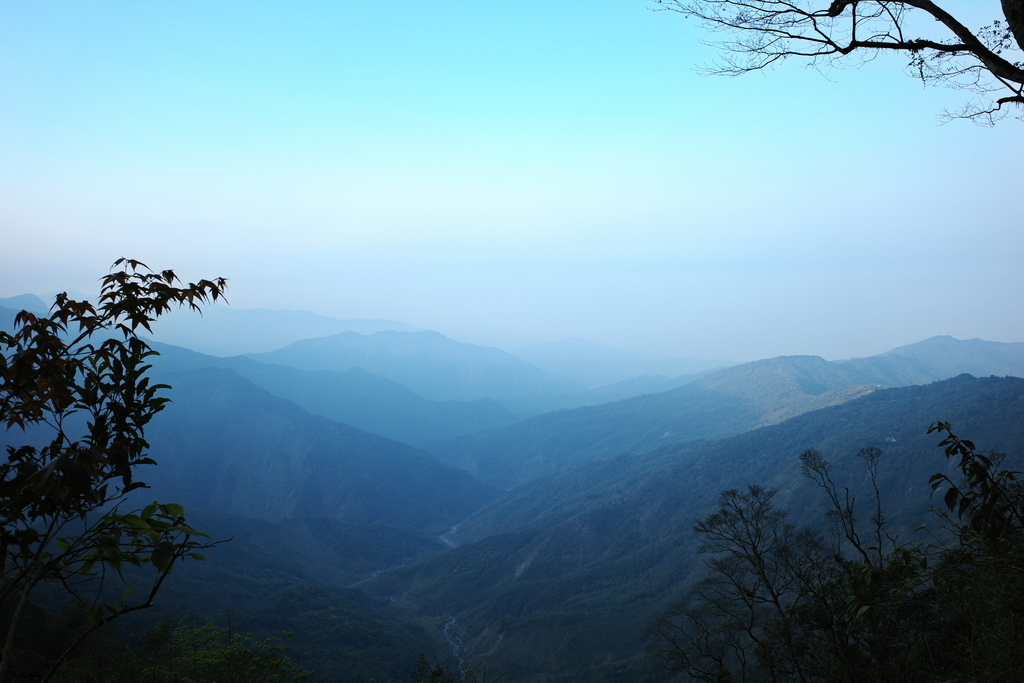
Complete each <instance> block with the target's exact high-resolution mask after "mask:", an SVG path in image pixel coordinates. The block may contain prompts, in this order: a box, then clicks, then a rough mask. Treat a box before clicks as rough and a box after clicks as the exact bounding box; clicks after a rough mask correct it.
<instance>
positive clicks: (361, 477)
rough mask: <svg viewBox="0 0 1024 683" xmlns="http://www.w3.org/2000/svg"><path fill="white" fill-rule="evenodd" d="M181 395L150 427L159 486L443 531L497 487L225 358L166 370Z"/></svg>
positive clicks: (261, 514) (188, 499)
mask: <svg viewBox="0 0 1024 683" xmlns="http://www.w3.org/2000/svg"><path fill="white" fill-rule="evenodd" d="M158 378H159V379H160V380H162V381H167V383H169V384H171V385H173V387H174V391H173V396H174V400H173V403H171V404H169V405H168V407H167V408H166V409H165V410H164V411H163V412H162V413H160V414H159V415H158V416H157V418H156V419H154V420H153V422H152V423H151V425H150V426H149V428H148V430H147V438H148V439H149V441H150V444H151V446H152V447H151V454H152V456H153V458H154V459H155V460H156V461H157V462H159V463H160V465H159V467H154V468H152V469H151V470H150V471H147V472H145V477H146V480H147V481H149V482H150V483H152V484H153V487H154V489H155V490H154V494H155V495H157V496H160V497H163V498H166V499H168V500H176V501H178V502H181V503H183V504H185V505H186V506H191V507H195V508H198V509H201V510H206V511H209V512H219V513H231V514H238V515H244V516H247V517H254V518H258V519H266V520H282V519H286V518H289V517H330V518H335V519H340V520H345V521H351V522H358V523H361V524H371V523H374V522H383V523H386V524H390V525H393V526H401V527H407V528H413V529H420V530H432V531H440V530H443V529H445V528H447V527H448V526H450V525H452V524H454V523H455V522H457V521H459V520H460V519H462V518H463V517H465V516H466V515H467V514H468V513H469V512H471V511H472V510H475V509H476V508H478V507H479V506H481V505H482V504H484V503H486V502H488V501H490V500H491V499H493V498H494V497H495V495H496V492H495V490H494V489H492V488H491V487H489V486H487V485H484V484H481V483H480V482H478V481H476V480H475V479H473V478H472V477H471V476H469V475H468V474H466V473H465V472H462V471H460V470H457V469H454V468H452V467H446V466H443V465H441V464H440V463H438V462H437V461H436V460H435V459H434V458H433V457H431V456H430V455H429V454H427V453H425V452H423V451H419V450H416V449H414V448H411V447H409V446H406V445H405V444H401V443H399V442H397V441H392V440H390V439H385V438H384V437H381V436H377V435H375V434H370V433H367V432H363V431H360V430H358V429H356V428H354V427H351V426H348V425H344V424H340V423H337V422H332V421H330V420H327V419H325V418H322V417H318V416H315V415H310V414H309V413H307V412H305V411H303V410H302V409H301V408H299V407H298V406H296V405H294V404H292V403H290V402H288V401H285V400H283V399H280V398H277V397H275V396H272V395H270V394H269V393H267V392H266V391H264V390H262V389H260V388H258V387H256V386H255V385H253V384H252V383H251V382H249V381H247V380H245V379H243V378H242V377H240V376H239V375H238V374H236V373H234V372H232V371H230V370H226V369H217V368H207V369H202V370H195V371H191V372H181V373H168V374H167V375H162V376H158Z"/></svg>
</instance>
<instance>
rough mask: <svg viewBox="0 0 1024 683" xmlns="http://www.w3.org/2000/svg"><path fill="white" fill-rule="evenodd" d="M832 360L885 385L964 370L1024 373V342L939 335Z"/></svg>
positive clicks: (929, 379) (930, 379) (978, 373)
mask: <svg viewBox="0 0 1024 683" xmlns="http://www.w3.org/2000/svg"><path fill="white" fill-rule="evenodd" d="M835 363H836V365H839V366H840V367H844V368H847V369H849V370H851V371H853V372H856V373H857V374H858V375H860V376H862V377H863V378H864V379H865V380H868V381H872V382H875V383H877V384H879V385H881V386H886V387H894V386H906V385H908V384H926V383H928V382H934V381H935V380H938V379H945V378H947V377H955V376H956V375H959V374H961V373H965V372H966V373H967V374H970V375H975V376H978V377H984V376H987V375H998V376H1010V375H1012V376H1014V377H1024V342H1011V343H1005V342H991V341H985V340H983V339H965V340H960V339H954V338H953V337H950V336H939V337H930V338H928V339H925V340H924V341H920V342H917V343H915V344H908V345H906V346H901V347H899V348H895V349H893V350H892V351H887V352H885V353H882V354H879V355H877V356H870V357H868V358H853V359H850V360H843V361H835Z"/></svg>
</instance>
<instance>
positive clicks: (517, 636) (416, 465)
mask: <svg viewBox="0 0 1024 683" xmlns="http://www.w3.org/2000/svg"><path fill="white" fill-rule="evenodd" d="M30 306H31V307H42V309H43V310H44V311H45V308H46V307H45V304H43V302H42V301H40V300H38V299H33V298H29V297H16V298H15V300H12V299H6V300H0V327H6V328H7V329H10V328H9V326H10V324H11V322H12V321H13V318H14V314H15V313H14V310H15V308H18V307H25V308H29V307H30ZM36 310H38V308H36ZM279 313H280V312H279ZM293 313H294V312H283V313H281V315H278V313H266V314H264V313H263V312H257V313H253V314H252V315H251V316H250V315H249V314H248V313H244V312H243V313H240V314H239V315H240V317H237V318H232V317H231V316H227V317H224V318H222V319H219V320H221V323H222V327H221V332H218V334H221V333H223V334H224V335H225V338H226V339H230V341H231V344H233V345H234V346H229V345H225V346H223V347H222V350H230V351H232V352H234V351H242V350H245V351H246V354H247V355H237V354H233V355H229V356H228V357H221V356H219V355H216V354H204V353H199V352H197V350H195V349H194V348H192V349H190V348H182V347H179V346H173V345H170V344H166V343H163V342H154V348H155V349H156V350H158V351H159V352H160V355H159V356H156V357H154V358H153V359H152V362H153V368H152V370H151V373H152V375H153V376H154V378H155V379H156V380H157V381H159V382H161V383H166V384H168V385H171V386H172V387H173V388H172V389H171V390H170V392H169V397H170V398H171V399H172V402H171V403H170V404H168V406H167V407H166V408H165V410H164V411H162V412H161V413H160V414H159V415H157V416H156V418H155V419H154V420H153V421H152V423H151V424H150V425H149V426H148V427H147V432H146V438H147V440H148V441H149V443H150V446H151V448H150V452H151V455H152V457H153V458H154V459H155V460H156V461H157V462H158V463H159V465H158V466H155V467H146V468H143V470H142V471H140V473H139V474H140V478H141V479H142V480H144V481H146V482H147V483H149V484H150V485H151V486H152V488H151V489H146V490H143V491H141V492H140V496H139V498H138V500H139V501H146V502H148V501H149V500H152V499H153V498H157V499H160V500H164V501H175V502H180V503H183V504H185V505H186V508H187V509H188V510H189V514H190V519H191V520H193V522H194V523H195V524H196V525H197V526H199V527H200V528H202V529H204V530H207V531H209V533H211V534H212V535H213V537H214V538H217V539H222V538H232V539H233V540H232V541H231V542H230V543H224V544H221V545H219V546H217V547H215V548H213V549H211V550H210V551H209V552H208V556H209V561H208V562H197V563H191V564H187V565H185V566H183V567H182V568H181V571H180V572H179V571H176V572H175V576H174V580H173V581H170V582H168V588H167V589H166V592H165V593H164V594H163V595H162V598H163V600H158V606H157V608H155V609H154V611H153V612H152V614H151V615H150V616H148V617H141V616H140V618H142V619H149V620H150V621H148V622H146V623H152V620H158V619H174V618H176V614H177V613H179V612H180V610H189V611H192V612H193V613H195V614H201V615H208V616H215V615H217V614H222V613H223V612H224V610H237V614H239V615H242V616H243V617H244V619H245V620H246V622H247V623H248V624H251V628H253V629H254V630H255V631H256V632H257V633H258V634H260V635H261V637H262V636H266V635H272V634H274V633H279V632H280V631H281V630H283V629H287V630H293V631H295V633H296V643H297V644H296V656H297V657H298V658H299V660H300V661H301V662H303V663H304V664H306V665H307V666H313V667H314V668H316V669H318V670H319V671H320V673H321V679H322V680H337V681H353V682H354V681H365V680H369V679H372V678H380V679H383V678H386V677H388V676H391V677H392V679H394V678H396V677H404V676H405V673H406V672H407V671H409V670H410V668H411V666H412V665H413V663H414V662H415V654H416V652H419V651H423V652H427V653H428V656H430V657H439V658H442V659H443V658H444V657H445V656H449V657H455V660H449V661H456V660H457V661H462V662H464V663H465V662H478V661H483V662H486V663H487V664H488V665H489V667H490V669H491V670H492V671H506V676H505V678H504V679H503V680H508V681H515V682H528V683H532V682H534V681H537V682H539V681H561V682H564V683H569V682H571V681H580V682H582V681H624V680H628V681H652V682H653V681H658V682H660V681H669V680H673V676H672V674H671V673H666V672H664V671H662V670H660V669H659V668H658V667H657V666H656V665H655V664H652V662H650V661H649V660H648V659H647V658H646V656H645V655H644V641H643V634H644V630H645V628H646V626H647V625H648V624H650V623H651V622H652V620H653V619H654V618H655V617H656V616H657V615H658V614H659V613H661V612H662V611H663V610H665V609H666V608H667V607H669V606H670V605H672V604H673V603H674V602H676V601H678V600H679V599H680V598H681V597H682V596H683V595H684V594H685V593H686V591H687V589H688V586H689V585H690V583H691V582H692V581H693V580H694V579H695V578H697V577H698V576H700V574H701V571H702V560H701V557H700V556H699V555H698V553H697V541H696V539H695V537H694V534H693V531H692V526H693V522H694V520H695V519H697V518H699V517H700V516H702V515H705V514H707V513H708V512H709V511H710V510H712V509H713V508H714V506H715V504H716V501H717V498H718V494H719V491H721V490H722V489H725V488H735V487H740V486H744V485H746V484H750V483H757V484H763V485H765V486H768V487H771V488H773V489H776V490H777V491H778V494H777V500H778V501H779V502H780V504H782V505H784V506H785V507H787V508H788V509H789V510H790V515H791V519H792V521H793V522H794V523H796V524H810V525H816V524H820V519H821V512H822V511H823V510H824V509H825V507H826V506H825V503H824V501H823V498H822V493H821V491H819V490H818V489H817V488H816V487H815V486H814V485H813V484H812V483H811V482H809V481H807V480H806V479H804V478H802V477H801V476H800V469H799V463H798V461H797V456H798V455H799V453H800V452H802V451H803V450H805V449H808V448H817V449H819V450H821V452H822V453H823V454H824V455H825V457H826V458H828V459H829V460H830V461H831V462H832V463H833V468H834V469H833V473H834V476H835V478H836V480H837V481H839V482H841V483H842V485H844V486H849V487H850V490H851V492H853V493H852V494H851V495H854V496H855V497H856V498H857V499H858V500H865V499H866V496H865V491H866V490H867V489H866V487H868V485H869V482H868V481H867V478H866V474H865V471H864V467H863V463H862V462H861V460H860V459H858V458H857V457H856V453H857V452H858V450H859V449H860V448H862V447H865V446H877V447H879V448H881V449H883V450H884V451H885V454H884V457H883V460H882V464H881V465H880V470H879V474H880V479H879V482H880V489H881V491H882V493H883V498H884V500H885V503H886V506H887V510H889V512H887V517H888V519H889V521H890V523H891V524H892V528H893V530H894V532H895V533H898V534H900V535H901V537H903V538H915V536H914V534H915V533H919V532H915V531H914V529H915V528H916V527H917V526H918V525H919V524H920V522H921V520H922V519H923V518H927V509H928V507H929V506H930V505H931V500H930V497H929V493H930V491H929V487H928V483H927V482H928V477H929V476H930V475H931V474H933V473H934V472H937V471H943V472H947V473H949V472H952V470H951V465H950V463H948V462H946V461H945V460H944V458H943V457H942V453H941V451H940V450H939V449H937V448H936V447H935V446H936V443H937V439H936V438H935V437H934V436H928V435H927V434H926V432H927V427H928V424H929V423H931V422H932V421H934V420H939V419H942V420H949V421H950V422H952V423H953V425H954V428H955V429H956V431H957V432H958V433H959V434H961V435H963V436H965V437H968V438H971V439H973V440H974V441H975V442H976V443H978V444H979V446H981V447H983V448H985V449H990V448H991V449H996V450H1001V451H1005V452H1006V453H1008V454H1009V457H1008V458H1007V461H1006V462H1007V463H1009V464H1011V465H1013V466H1020V464H1024V463H1021V454H1022V453H1024V449H1022V447H1024V420H1022V419H1021V418H1022V417H1024V379H1019V378H1020V377H1022V376H1024V344H1020V343H1016V344H1000V343H995V342H987V341H983V340H967V341H961V340H956V339H953V338H951V337H935V338H932V339H928V340H924V341H922V342H919V343H916V344H911V345H908V346H904V347H900V348H898V349H893V350H892V351H890V352H887V353H884V354H880V355H878V356H872V357H870V358H860V359H847V360H839V361H827V360H824V359H822V358H820V357H817V356H782V357H778V358H771V359H764V360H759V361H755V362H752V363H744V364H739V365H731V366H728V367H719V364H718V362H717V361H706V362H704V363H703V364H702V363H701V362H699V361H692V362H691V359H674V360H673V359H651V358H642V357H639V356H637V355H636V354H618V353H616V352H614V350H609V349H607V348H606V347H599V346H597V345H590V344H589V343H587V342H583V341H581V340H570V341H568V342H565V343H555V344H552V345H546V346H541V347H534V348H532V349H526V350H520V352H521V353H522V354H523V356H524V357H520V356H516V355H513V354H510V353H507V352H505V351H501V350H499V349H494V348H488V347H482V346H477V345H472V344H464V343H461V342H457V341H455V340H452V339H448V338H446V337H444V336H443V335H440V334H439V333H436V332H428V331H420V330H415V329H411V328H409V329H380V330H377V329H373V325H372V324H370V326H369V327H367V328H365V329H364V330H363V332H365V333H362V332H359V331H355V330H351V329H347V330H341V331H335V329H336V328H332V327H331V326H332V325H337V324H339V323H345V321H333V322H329V321H328V322H325V321H323V320H318V319H316V318H315V317H314V318H308V317H304V316H301V315H300V316H298V317H295V316H293V315H292V314H293ZM214 315H218V314H214ZM246 320H248V322H244V321H246ZM259 320H262V321H264V322H262V323H259V324H257V321H259ZM303 320H305V322H302V321H303ZM239 321H243V322H244V324H243V322H239ZM287 321H296V322H295V326H294V327H293V328H292V329H290V330H288V331H286V332H284V331H282V332H281V334H282V335H284V336H281V337H277V338H276V339H278V341H279V342H281V341H282V340H283V343H282V345H281V346H280V347H277V348H274V349H273V350H269V351H266V352H258V353H257V352H253V351H252V349H254V348H258V345H259V344H263V343H265V341H266V340H270V339H273V337H270V336H266V337H261V339H256V338H255V337H257V336H260V335H262V332H260V331H259V329H260V327H259V325H263V324H265V325H266V326H268V327H270V328H273V327H275V326H283V325H287V324H288V322H287ZM371 322H373V321H371ZM348 323H353V321H348ZM190 324H191V323H190ZM381 324H382V325H385V326H386V324H387V321H384V322H383V323H381ZM303 325H308V326H307V327H303ZM247 326H248V327H247ZM318 326H319V327H318ZM394 327H401V325H400V324H395V325H394ZM183 329H185V328H183ZM310 329H315V330H316V333H315V334H316V335H320V336H316V338H309V339H291V338H290V337H291V336H293V335H294V334H298V333H304V332H303V331H304V330H306V331H308V330H310ZM245 330H248V331H249V333H250V334H251V335H252V337H253V338H250V339H242V338H238V337H237V336H235V335H238V334H240V333H243V332H244V331H245ZM321 333H323V334H321ZM157 337H158V338H159V339H166V336H160V335H159V334H158V335H157ZM180 341H182V343H185V345H186V346H188V345H189V344H191V343H192V342H191V341H190V339H188V338H187V335H186V336H185V337H183V338H181V339H180ZM266 343H269V342H266ZM275 343H277V342H275ZM200 345H201V344H200ZM207 348H208V349H209V348H211V347H207ZM560 357H561V358H562V361H559V360H558V358H560ZM530 358H532V359H533V361H534V362H530V361H529V359H530ZM570 358H572V359H573V360H572V362H569V359H570ZM632 372H643V373H644V374H639V375H633V376H628V375H630V373H632ZM676 372H679V373H680V374H678V375H676V374H674V373H676ZM964 373H969V375H968V374H964ZM970 375H975V376H977V377H974V376H970ZM989 375H993V376H989ZM606 381H608V382H611V383H609V384H605V385H601V383H602V382H606ZM603 398H604V399H616V400H602V399H603ZM551 408H557V409H551ZM31 436H32V435H31V434H22V433H20V432H16V431H15V432H7V433H5V434H4V438H3V441H4V442H5V443H7V442H10V443H14V442H15V441H16V440H18V439H30V438H31ZM858 510H859V511H860V512H861V516H862V518H867V516H868V514H869V511H867V510H863V509H860V508H858ZM939 533H940V532H939ZM140 623H141V622H140ZM453 651H454V652H453Z"/></svg>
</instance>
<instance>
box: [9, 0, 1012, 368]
mask: <svg viewBox="0 0 1024 683" xmlns="http://www.w3.org/2000/svg"><path fill="white" fill-rule="evenodd" d="M947 4H948V7H949V8H950V9H952V10H954V11H957V10H958V8H959V9H960V10H963V9H964V8H967V9H968V10H970V11H973V12H974V13H975V14H976V15H977V16H978V21H977V22H976V23H977V25H981V24H982V23H987V21H986V19H988V15H986V12H990V14H991V17H992V18H994V17H995V16H997V14H996V12H997V8H998V2H997V1H996V0H985V1H984V2H982V1H981V0H969V1H967V0H961V1H960V2H950V3H947ZM709 38H712V36H710V35H709V34H706V33H704V32H703V30H702V29H701V28H700V27H699V26H696V25H694V24H692V23H690V22H688V21H686V20H684V19H683V18H682V17H680V16H678V15H675V14H671V13H666V12H653V11H651V9H650V4H649V3H648V2H646V1H645V0H585V1H584V0H557V1H552V0H516V2H498V3H496V2H482V1H474V2H470V1H468V0H467V1H457V0H448V1H437V2H427V1H415V2H414V1H412V0H392V1H389V2H365V1H359V2H357V1H355V0H352V1H343V0H337V1H334V2H302V1H295V2H240V1H231V2H216V1H208V0H204V1H202V2H199V1H196V2H190V1H187V0H175V1H173V2H164V1H160V0H151V1H147V2H102V1H91V2H82V1H78V0H76V1H73V2H55V1H50V0H45V1H38V2H37V1H28V0H24V1H23V0H2V1H0V230H2V245H0V296H12V295H16V294H20V293H23V292H35V293H48V292H53V291H55V290H60V289H67V288H71V289H76V290H81V291H86V292H88V291H91V290H92V289H94V287H95V283H96V280H97V278H98V277H99V276H100V275H102V274H103V273H105V272H106V270H107V268H108V266H109V265H110V263H111V262H113V260H114V259H116V258H117V257H119V256H129V257H132V258H138V259H141V260H143V261H146V262H148V263H149V264H150V265H152V266H154V267H158V268H161V269H162V268H167V267H171V268H174V269H176V270H177V271H178V272H179V274H180V275H182V276H183V277H184V278H186V279H195V278H198V277H211V276H226V277H228V278H230V291H229V299H230V300H231V302H232V303H233V304H234V305H236V306H239V307H243V308H252V307H267V308H292V309H305V310H310V311H314V312H317V313H322V314H325V315H331V316H335V317H341V318H390V319H395V320H401V321H404V322H407V323H409V324H413V325H417V326H420V327H426V328H432V329H437V330H438V331H440V332H442V333H444V334H446V335H448V336H451V337H454V338H456V339H460V340H464V341H471V342H476V343H484V344H489V345H497V346H502V347H505V348H513V347H515V346H517V345H520V344H528V343H534V342H541V341H551V340H556V339H561V338H565V337H569V336H581V337H585V338H587V339H591V340H593V341H596V342H601V343H606V344H611V345H614V346H618V347H621V348H626V349H631V350H647V351H653V352H658V353H663V354H670V355H679V356H696V357H705V358H727V359H731V360H737V361H742V360H749V359H754V358H760V357H767V356H774V355H780V354H797V353H811V354H818V355H823V356H825V357H826V358H843V357H849V356H862V355H870V354H873V353H878V352H882V351H885V350H887V349H889V348H892V347H894V346H898V345H901V344H906V343H911V342H914V341H918V340H921V339H923V338H926V337H929V336H932V335H936V334H951V335H954V336H956V337H960V338H971V337H982V338H985V339H991V340H996V341H1022V340H1024V311H1022V306H1021V293H1022V291H1024V238H1022V232H1024V231H1022V221H1021V218H1020V214H1021V211H1020V206H1021V204H1020V201H1021V200H1020V197H1021V186H1022V180H1024V178H1022V174H1021V171H1020V162H1021V159H1022V152H1024V143H1022V141H1024V124H1022V123H1021V122H1018V121H1014V120H1009V121H1005V122H1003V123H1002V124H1000V125H999V126H997V127H996V128H994V129H987V128H980V127H977V126H975V125H973V124H970V123H966V122H953V123H949V124H946V125H939V124H938V113H939V111H940V110H941V109H942V108H943V107H956V105H957V104H958V103H960V102H961V99H962V97H963V93H958V92H955V91H946V90H941V89H923V88H922V87H921V85H920V84H919V83H918V82H917V81H914V80H912V79H910V78H908V77H907V76H906V75H904V73H903V69H902V66H903V61H902V60H900V59H879V60H877V61H875V62H873V63H870V64H867V65H865V66H863V67H860V68H848V69H843V70H834V71H831V72H829V73H828V74H826V75H822V74H819V73H817V72H816V71H814V70H811V69H807V68H804V67H802V66H801V65H798V64H796V63H793V64H789V65H786V66H784V67H781V68H776V69H774V70H772V71H770V72H768V73H764V74H754V75H750V76H746V77H743V78H738V79H737V78H720V77H707V76H701V75H699V74H698V73H697V68H698V67H699V66H701V65H702V64H706V63H708V62H711V61H713V60H714V58H715V52H714V50H713V49H711V48H709V47H707V46H706V45H704V44H703V43H702V41H704V40H707V39H709Z"/></svg>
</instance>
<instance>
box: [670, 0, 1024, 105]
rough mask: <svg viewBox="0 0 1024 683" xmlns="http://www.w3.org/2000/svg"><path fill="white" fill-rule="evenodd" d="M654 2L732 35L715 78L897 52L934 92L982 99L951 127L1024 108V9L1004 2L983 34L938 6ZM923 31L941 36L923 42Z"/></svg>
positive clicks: (911, 1)
mask: <svg viewBox="0 0 1024 683" xmlns="http://www.w3.org/2000/svg"><path fill="white" fill-rule="evenodd" d="M654 2H655V5H656V6H657V8H658V9H662V10H667V11H672V12H678V13H680V14H683V15H685V16H688V17H692V18H695V19H698V20H700V21H702V22H704V24H705V25H706V26H707V27H708V28H710V29H711V30H713V31H716V32H719V33H724V34H727V35H728V36H729V38H728V39H727V40H724V41H721V42H720V43H718V45H719V47H721V48H722V49H723V56H722V62H721V63H720V64H718V65H716V66H715V67H713V68H711V69H709V71H710V72H712V73H718V74H725V75H739V74H743V73H746V72H749V71H758V70H761V69H764V68H767V67H769V66H772V65H774V64H776V63H778V62H781V61H784V60H786V59H794V58H795V59H799V60H803V61H806V62H808V63H810V64H811V65H814V66H820V65H823V64H839V63H841V62H843V61H844V60H847V59H848V58H852V57H854V56H856V57H858V58H860V59H861V60H865V61H866V60H870V59H872V58H874V57H875V56H877V55H879V54H883V53H893V52H896V53H904V54H906V55H907V57H908V64H907V67H908V71H909V72H910V73H911V74H912V75H913V76H914V77H915V78H918V79H920V80H921V81H922V82H923V83H925V84H926V85H944V86H947V87H952V88H956V89H961V90H966V91H968V92H971V93H974V94H975V96H977V99H975V100H972V101H971V102H969V103H968V104H967V105H965V107H964V108H963V109H962V110H961V111H960V112H958V113H957V114H954V115H949V114H947V118H970V119H973V120H975V121H977V122H979V123H983V124H988V123H992V122H994V121H995V120H996V119H998V118H1000V117H1002V116H1004V115H1005V114H1007V113H1008V112H1009V111H1010V110H1011V109H1013V108H1017V109H1018V110H1020V109H1024V107H1022V106H1021V105H1024V0H1001V9H997V8H993V12H994V14H995V18H994V19H993V21H992V22H991V23H990V24H989V25H987V26H985V27H983V28H980V29H977V30H973V29H971V28H969V27H968V26H967V25H966V24H965V23H963V22H962V21H960V20H959V19H957V18H956V17H955V16H953V15H952V14H950V13H949V12H947V11H946V10H945V9H943V8H942V7H940V6H939V5H938V4H936V3H935V2H932V1H931V0H833V2H831V3H828V2H827V1H826V0H654ZM1000 14H1001V15H1002V16H1001V17H1000V16H999V15H1000ZM922 29H927V30H928V31H930V32H934V33H933V34H929V35H919V34H918V32H919V31H921V30H922ZM936 29H937V30H936ZM1004 105H1005V106H1004ZM1011 105H1015V106H1011Z"/></svg>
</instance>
